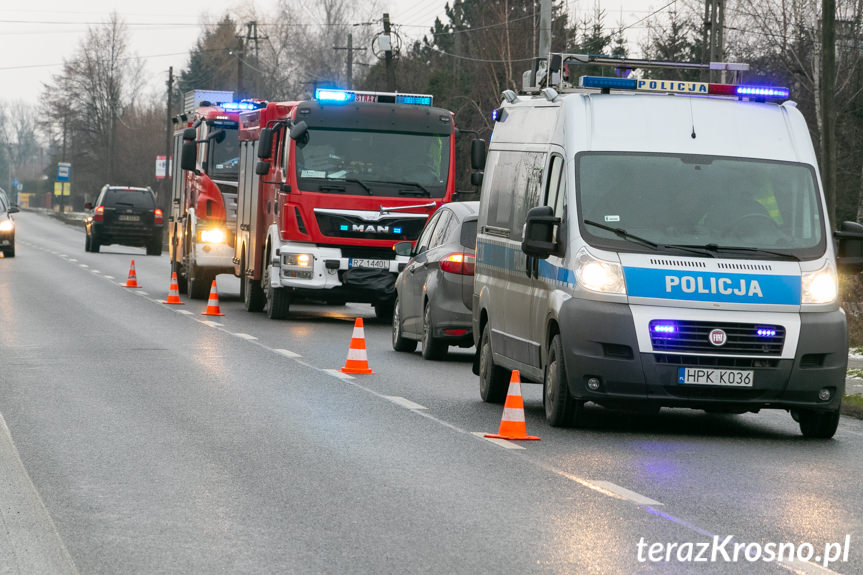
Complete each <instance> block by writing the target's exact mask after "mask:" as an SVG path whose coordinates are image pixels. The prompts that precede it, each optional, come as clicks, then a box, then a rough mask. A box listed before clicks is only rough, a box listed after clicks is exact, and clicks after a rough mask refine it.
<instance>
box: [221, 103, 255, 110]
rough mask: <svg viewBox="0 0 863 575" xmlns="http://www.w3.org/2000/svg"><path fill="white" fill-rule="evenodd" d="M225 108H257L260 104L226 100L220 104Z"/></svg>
mask: <svg viewBox="0 0 863 575" xmlns="http://www.w3.org/2000/svg"><path fill="white" fill-rule="evenodd" d="M219 107H220V108H222V109H223V110H257V109H258V108H259V106H258V105H257V104H253V103H251V102H224V103H222V104H219Z"/></svg>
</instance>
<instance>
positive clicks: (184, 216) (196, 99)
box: [168, 90, 258, 299]
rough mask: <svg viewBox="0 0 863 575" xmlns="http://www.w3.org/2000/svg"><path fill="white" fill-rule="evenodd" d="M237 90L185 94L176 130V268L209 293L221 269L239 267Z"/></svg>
mask: <svg viewBox="0 0 863 575" xmlns="http://www.w3.org/2000/svg"><path fill="white" fill-rule="evenodd" d="M233 100H234V94H233V92H219V91H212V90H194V91H192V92H188V93H186V94H185V105H184V108H183V109H184V110H187V111H186V112H184V113H183V114H181V115H180V116H179V117H178V118H177V126H178V129H177V130H176V131H175V133H174V158H181V161H180V162H176V161H175V162H174V166H173V174H172V193H171V211H170V217H169V219H168V226H169V227H168V232H169V244H170V255H171V270H172V271H175V272H177V280H178V281H177V283H178V287H179V288H180V289H181V290H182V291H186V292H188V294H189V296H190V297H192V298H194V299H205V298H206V297H207V295H208V294H209V291H210V284H211V283H212V282H213V279H215V277H216V275H218V274H222V273H233V271H234V269H233V265H232V264H231V260H232V258H233V255H234V248H233V246H234V228H235V226H236V220H237V175H238V173H239V157H238V155H239V154H238V147H237V126H238V119H239V113H240V110H242V109H252V108H254V107H255V106H257V105H258V104H257V103H255V102H254V101H243V102H234V101H233Z"/></svg>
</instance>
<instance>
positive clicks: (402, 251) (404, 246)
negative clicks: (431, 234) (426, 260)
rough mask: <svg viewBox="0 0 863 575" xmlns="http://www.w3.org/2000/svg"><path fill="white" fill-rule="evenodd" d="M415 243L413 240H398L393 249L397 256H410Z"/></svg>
mask: <svg viewBox="0 0 863 575" xmlns="http://www.w3.org/2000/svg"><path fill="white" fill-rule="evenodd" d="M413 249H414V243H413V242H396V243H395V244H393V251H394V252H396V255H397V256H406V257H410V255H411V252H413Z"/></svg>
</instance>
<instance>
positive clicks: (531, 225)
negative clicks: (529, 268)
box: [521, 206, 560, 260]
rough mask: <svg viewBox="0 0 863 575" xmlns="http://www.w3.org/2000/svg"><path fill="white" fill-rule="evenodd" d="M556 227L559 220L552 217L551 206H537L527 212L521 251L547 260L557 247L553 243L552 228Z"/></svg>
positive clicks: (552, 209) (552, 210)
mask: <svg viewBox="0 0 863 575" xmlns="http://www.w3.org/2000/svg"><path fill="white" fill-rule="evenodd" d="M557 225H560V218H556V217H555V216H554V208H552V207H551V206H537V207H535V208H531V209H530V210H528V211H527V218H526V219H525V222H524V238H523V239H522V242H521V251H523V252H524V253H525V254H527V255H529V256H533V257H535V258H539V259H541V260H544V259H546V258H548V256H550V255H551V254H552V252H553V251H554V250H555V248H556V247H557V246H556V245H555V243H554V227H555V226H557Z"/></svg>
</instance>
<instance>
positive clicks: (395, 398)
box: [384, 395, 428, 409]
mask: <svg viewBox="0 0 863 575" xmlns="http://www.w3.org/2000/svg"><path fill="white" fill-rule="evenodd" d="M384 397H386V398H387V399H389V400H390V401H392V402H393V403H396V404H398V405H401V406H402V407H406V408H408V409H428V408H427V407H425V406H423V405H420V404H419V403H414V402H413V401H411V400H409V399H406V398H404V397H399V396H398V395H385V396H384Z"/></svg>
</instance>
